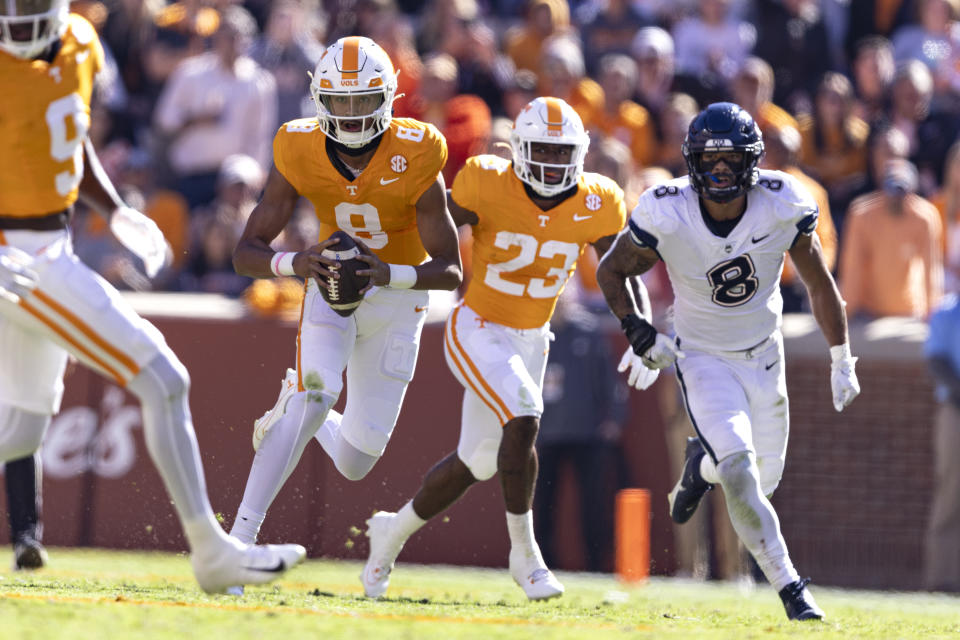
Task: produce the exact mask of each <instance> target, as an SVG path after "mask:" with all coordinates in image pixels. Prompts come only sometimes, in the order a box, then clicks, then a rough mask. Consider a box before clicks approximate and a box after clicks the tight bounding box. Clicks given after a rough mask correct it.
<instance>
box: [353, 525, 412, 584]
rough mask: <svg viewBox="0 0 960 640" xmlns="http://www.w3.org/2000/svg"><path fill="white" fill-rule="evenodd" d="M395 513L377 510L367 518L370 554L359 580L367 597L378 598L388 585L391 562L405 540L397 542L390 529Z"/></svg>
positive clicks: (391, 568)
mask: <svg viewBox="0 0 960 640" xmlns="http://www.w3.org/2000/svg"><path fill="white" fill-rule="evenodd" d="M396 517H397V514H395V513H390V512H388V511H377V512H376V513H375V514H373V516H371V517H370V519H369V520H367V532H366V535H367V537H368V538H370V555H369V556H368V557H367V564H365V565H364V566H363V573H362V574H361V575H360V581H361V582H363V592H364V593H365V594H367V597H368V598H379V597H380V596H382V595H383V593H384V592H385V591H386V590H387V587H389V586H390V572H391V571H393V564H394V562H395V561H396V559H397V556H398V555H400V550H401V549H402V548H403V543H404V542H406V541H405V540H401V541H400V542H399V543H398V542H397V541H396V540H394V539H393V536H392V535H391V532H390V529H391V526H392V525H393V519H394V518H396Z"/></svg>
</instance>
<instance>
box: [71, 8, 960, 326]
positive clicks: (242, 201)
mask: <svg viewBox="0 0 960 640" xmlns="http://www.w3.org/2000/svg"><path fill="white" fill-rule="evenodd" d="M72 9H73V10H74V11H76V12H78V13H81V14H82V15H84V16H86V17H87V18H88V19H89V20H90V21H91V22H92V23H93V24H94V26H95V27H96V28H97V30H98V31H99V33H100V35H101V38H102V40H103V43H104V46H105V48H106V50H107V58H108V63H109V64H108V69H107V73H105V74H103V75H104V77H103V78H102V82H101V86H100V87H99V91H98V95H99V100H98V101H97V103H96V107H95V112H94V114H93V127H92V135H93V137H94V142H95V144H96V146H97V148H98V149H99V150H100V153H101V156H102V160H103V163H104V165H105V168H106V169H107V171H108V173H109V174H110V176H111V177H112V178H113V180H114V182H115V184H117V185H118V187H119V189H120V191H121V194H122V195H123V197H124V198H125V199H126V201H127V202H128V204H130V205H131V206H134V207H137V208H139V209H141V210H143V211H144V212H146V213H147V214H148V215H149V216H151V217H152V218H153V219H154V220H156V222H157V224H158V225H159V226H160V227H161V229H163V231H164V233H165V235H166V236H167V239H168V240H169V242H170V245H171V247H172V249H173V256H174V259H173V261H172V264H171V266H170V267H169V268H167V269H166V270H165V271H164V272H162V273H161V275H160V277H159V278H158V279H157V280H156V281H154V282H152V283H151V282H148V281H146V279H145V278H144V277H143V276H142V275H140V270H139V269H138V268H137V266H136V264H135V261H136V258H134V257H133V256H132V255H131V254H128V253H126V252H125V250H124V249H123V248H122V247H120V246H119V245H117V244H115V243H114V241H113V240H112V239H111V236H110V234H109V233H107V231H106V229H105V228H104V226H103V224H102V223H101V222H99V221H98V219H97V218H96V217H95V216H92V215H88V214H86V213H85V212H84V211H83V210H82V209H81V210H79V211H78V215H77V216H76V217H75V221H74V224H75V232H76V238H77V242H76V246H77V250H78V253H79V254H80V255H81V257H82V258H83V259H84V260H85V261H87V262H88V263H89V264H91V265H92V266H93V267H95V268H96V269H97V270H98V271H100V273H102V274H103V275H104V277H106V278H107V279H108V280H110V281H111V282H112V283H113V284H115V285H117V286H118V287H119V288H128V289H130V288H132V289H146V288H155V289H160V290H176V291H203V292H218V293H224V294H227V295H230V296H241V295H246V296H247V298H248V300H250V301H251V303H252V305H253V306H254V308H256V309H260V310H262V311H270V310H271V309H274V308H281V307H283V306H284V305H287V304H288V303H291V302H292V303H293V304H294V306H295V305H296V303H297V302H298V299H297V290H296V288H295V287H294V288H292V289H291V287H290V286H289V284H282V283H281V284H279V285H276V286H275V285H271V284H259V283H258V286H256V287H252V288H251V286H250V285H251V282H250V280H249V279H247V278H243V277H241V276H238V275H236V274H235V273H234V272H233V268H232V266H231V252H232V250H233V247H234V245H235V243H236V240H237V238H238V235H239V233H240V232H241V230H242V229H243V226H244V223H245V220H246V217H247V216H248V215H249V213H250V211H251V209H252V208H253V206H254V205H255V203H256V200H257V198H258V194H259V191H260V190H261V188H262V186H263V183H264V180H265V176H266V174H267V172H268V171H269V170H270V166H271V143H272V138H273V135H274V133H275V132H276V130H277V128H278V127H279V126H280V124H282V123H283V122H285V121H288V120H291V119H294V118H298V117H312V116H313V115H314V114H315V108H314V106H313V104H312V102H311V100H310V97H309V91H308V84H309V76H308V72H309V71H311V70H312V69H313V68H314V66H315V65H316V62H317V61H318V59H319V57H320V55H321V54H322V53H323V48H324V45H325V43H329V42H333V41H334V40H335V39H337V38H339V37H342V36H344V35H366V36H369V37H371V38H373V39H374V40H376V41H377V42H378V43H379V44H380V45H381V46H383V47H384V48H385V49H386V50H387V51H388V53H389V54H390V56H391V58H392V59H393V61H394V64H395V66H396V67H397V68H398V69H399V70H400V76H399V90H398V93H399V94H403V96H402V97H400V98H399V99H398V100H397V101H396V103H395V115H397V116H404V117H415V118H418V119H421V120H425V121H428V122H431V123H433V124H435V125H436V126H437V127H439V129H440V130H441V131H442V132H443V134H444V135H445V136H446V139H447V143H448V145H449V150H450V160H449V162H448V164H447V167H446V169H445V172H444V173H445V177H446V178H447V182H448V184H449V183H451V182H452V179H453V176H454V175H455V174H456V172H457V170H458V169H459V168H460V167H461V166H462V164H463V163H464V161H465V160H466V158H467V157H469V156H471V155H474V154H478V153H495V154H500V155H505V156H506V157H509V147H508V146H507V145H505V144H504V143H505V142H506V141H507V140H508V138H509V134H510V127H511V122H512V120H513V119H514V118H515V117H516V115H517V113H518V112H519V110H520V108H521V107H522V106H523V105H524V104H526V102H528V101H529V100H530V99H532V98H533V97H536V96H538V95H554V96H558V97H561V98H563V99H565V100H566V101H567V102H569V103H570V104H571V105H573V106H574V107H575V108H576V110H577V111H578V113H579V114H580V115H581V117H582V119H583V121H584V124H585V125H586V126H587V128H588V129H589V131H590V136H591V145H590V152H589V155H588V156H587V161H586V168H587V170H589V171H597V172H600V173H603V174H606V175H608V176H610V177H612V178H614V179H615V180H616V181H617V182H618V183H619V184H620V185H621V186H622V187H623V188H624V189H625V191H626V192H627V202H628V207H630V206H632V203H634V202H635V201H636V198H637V196H638V195H639V194H640V193H641V192H642V191H643V189H644V188H646V187H647V186H649V185H651V184H655V183H656V182H658V181H660V180H663V179H667V178H670V177H675V176H681V175H684V174H685V173H686V166H685V163H684V160H683V157H682V155H681V152H680V144H681V142H682V140H683V138H684V135H685V133H686V128H687V125H688V124H689V122H690V120H691V119H692V118H693V116H694V115H695V114H696V112H697V111H698V110H699V109H700V108H702V107H704V106H706V105H707V104H709V103H710V102H714V101H718V100H732V101H734V102H737V103H739V104H740V105H741V106H743V107H744V108H746V109H747V110H748V111H749V112H750V113H751V114H753V115H754V117H755V118H756V119H757V121H758V123H759V124H760V127H761V129H762V131H763V134H764V139H765V142H766V145H767V153H766V157H765V159H764V161H763V162H764V166H765V167H767V168H771V169H778V170H782V171H786V172H789V173H791V174H793V175H795V176H798V177H799V178H800V179H801V180H803V181H804V182H805V183H806V184H807V185H808V186H809V188H810V190H811V191H812V192H813V193H814V194H815V196H816V198H817V200H818V201H819V202H820V207H821V217H820V220H821V224H820V226H819V228H818V234H819V236H820V240H821V243H822V245H823V249H824V253H825V254H826V257H827V261H828V264H830V266H831V267H832V268H833V269H835V271H836V274H837V276H838V281H839V285H840V288H841V293H842V295H843V297H844V299H845V300H846V301H847V304H848V314H849V315H850V316H851V318H852V319H853V320H854V321H856V320H857V319H869V318H876V317H881V316H889V315H897V316H912V317H916V318H921V319H925V318H926V317H927V316H928V315H929V313H930V311H931V310H932V309H933V308H934V307H935V306H936V304H937V302H938V300H939V299H940V298H941V297H942V295H943V293H944V291H945V290H946V291H950V290H954V291H955V290H957V289H960V143H958V142H957V139H958V133H960V0H671V1H667V0H569V1H568V0H425V1H417V0H339V1H337V0H276V1H268V0H246V1H244V2H239V1H234V0H183V1H182V2H171V3H167V2H164V0H105V1H93V2H91V1H81V2H73V3H72ZM316 239H317V238H316V219H315V217H314V215H313V212H312V210H311V207H310V205H309V203H307V202H306V201H304V204H303V206H302V207H301V208H300V210H299V211H298V213H297V215H296V217H295V221H294V224H292V225H291V226H290V227H289V228H288V229H286V230H285V232H284V234H283V235H282V237H281V238H279V239H278V241H277V243H276V245H277V246H276V247H275V248H277V249H284V250H298V249H302V248H305V247H306V246H309V245H311V244H313V243H314V242H315V241H316ZM464 249H465V251H464V253H465V254H467V255H465V256H464V258H465V263H468V257H467V256H468V254H469V242H468V241H467V240H466V239H465V241H464ZM585 259H586V261H587V264H586V265H583V267H585V268H581V269H580V270H579V272H580V273H581V274H582V276H581V277H580V281H579V282H578V283H577V284H578V285H579V287H578V288H579V290H580V291H581V292H582V294H583V295H582V300H583V301H584V302H585V303H586V304H587V305H588V306H594V307H595V308H603V302H602V299H601V296H600V294H599V292H598V290H597V289H596V283H595V282H591V274H592V273H593V271H594V269H592V268H591V267H592V265H591V264H590V263H591V261H595V260H596V257H595V256H586V257H585ZM465 266H467V267H469V265H468V264H465ZM663 282H665V278H663V277H662V273H659V272H658V271H654V272H652V277H651V282H650V288H651V293H652V295H653V296H654V297H656V296H657V295H661V296H663V298H664V299H666V300H669V296H670V294H669V290H668V289H667V287H666V285H664V284H663ZM798 287H802V285H801V284H799V283H798V282H797V278H796V276H795V274H794V273H793V270H792V269H791V268H790V265H789V264H788V265H787V266H786V270H785V274H784V283H783V293H784V298H785V304H786V307H785V308H786V310H787V311H802V310H804V309H803V305H804V304H805V296H804V295H802V290H798ZM245 292H246V293H245ZM667 304H669V302H667ZM666 306H667V305H666V304H655V307H656V308H660V309H663V308H665V307H666Z"/></svg>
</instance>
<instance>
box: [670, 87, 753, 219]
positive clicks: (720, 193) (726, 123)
mask: <svg viewBox="0 0 960 640" xmlns="http://www.w3.org/2000/svg"><path fill="white" fill-rule="evenodd" d="M681 149H682V151H683V157H684V159H685V160H686V161H687V170H688V171H689V173H690V184H691V185H692V186H693V189H694V191H696V192H697V193H699V194H700V195H701V196H702V197H704V198H706V199H707V200H712V201H714V202H730V201H731V200H733V199H734V198H737V197H739V196H740V195H741V194H743V193H744V192H746V191H747V190H749V189H750V188H751V187H753V185H755V184H757V179H758V178H759V175H760V174H759V170H758V169H757V163H758V162H760V157H761V156H762V155H763V137H762V136H761V134H760V128H759V127H758V126H757V123H756V122H754V120H753V117H752V116H751V115H750V114H749V113H747V112H746V111H744V110H743V109H742V108H740V106H739V105H736V104H734V103H732V102H715V103H713V104H711V105H710V106H708V107H707V108H706V109H704V110H703V111H701V112H700V113H698V114H697V117H696V118H694V119H693V122H691V123H690V128H689V129H688V130H687V138H686V139H685V140H684V141H683V146H682V147H681ZM721 151H730V152H738V153H741V154H742V158H741V161H740V162H739V163H728V165H729V166H730V169H731V170H732V171H733V173H734V176H735V179H734V181H733V184H732V185H729V186H724V187H720V186H717V185H716V183H715V181H714V180H713V178H712V174H713V166H714V164H715V163H709V164H708V163H704V162H703V154H704V153H715V152H721ZM734 165H735V166H734Z"/></svg>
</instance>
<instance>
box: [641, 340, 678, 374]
mask: <svg viewBox="0 0 960 640" xmlns="http://www.w3.org/2000/svg"><path fill="white" fill-rule="evenodd" d="M686 357H687V356H686V354H685V353H684V352H683V351H680V349H678V348H677V345H676V343H675V342H674V341H673V340H671V339H670V338H668V337H667V336H665V335H663V334H662V333H658V334H657V339H656V342H654V343H653V346H652V347H650V348H649V349H647V352H646V353H645V354H643V364H645V365H646V366H647V367H648V368H650V369H666V368H667V367H669V366H670V365H672V364H673V363H674V362H676V361H677V360H681V359H683V358H686Z"/></svg>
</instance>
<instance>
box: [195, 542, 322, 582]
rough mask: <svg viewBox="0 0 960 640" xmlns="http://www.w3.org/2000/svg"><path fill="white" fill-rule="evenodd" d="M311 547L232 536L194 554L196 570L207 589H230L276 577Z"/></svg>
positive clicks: (303, 556)
mask: <svg viewBox="0 0 960 640" xmlns="http://www.w3.org/2000/svg"><path fill="white" fill-rule="evenodd" d="M306 556H307V550H306V549H304V548H303V547H301V546H300V545H298V544H267V545H247V544H243V543H242V542H240V541H239V540H236V539H234V538H228V539H227V541H226V542H225V543H224V544H223V545H218V546H217V548H215V549H211V550H205V551H204V552H199V553H194V554H192V555H191V556H190V563H191V564H192V565H193V574H194V575H195V576H196V578H197V582H199V583H200V588H201V589H203V590H204V591H206V592H207V593H226V592H227V589H229V588H231V587H236V586H237V585H243V584H264V583H267V582H271V581H273V580H276V579H277V578H279V577H280V576H282V575H283V574H284V572H286V571H287V569H290V568H291V567H294V566H296V565H297V564H300V562H302V561H303V559H304V558H305V557H306Z"/></svg>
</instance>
